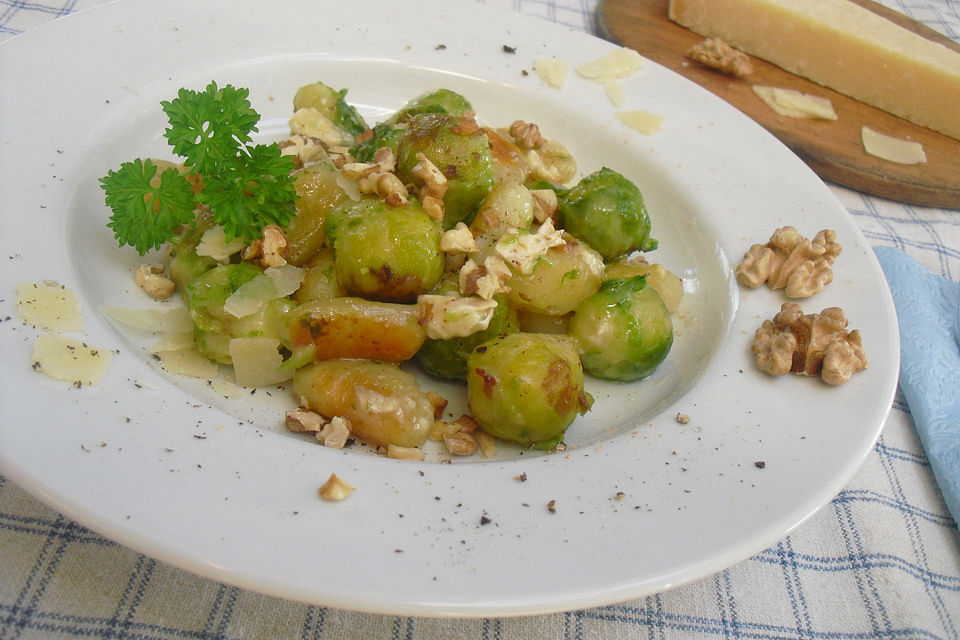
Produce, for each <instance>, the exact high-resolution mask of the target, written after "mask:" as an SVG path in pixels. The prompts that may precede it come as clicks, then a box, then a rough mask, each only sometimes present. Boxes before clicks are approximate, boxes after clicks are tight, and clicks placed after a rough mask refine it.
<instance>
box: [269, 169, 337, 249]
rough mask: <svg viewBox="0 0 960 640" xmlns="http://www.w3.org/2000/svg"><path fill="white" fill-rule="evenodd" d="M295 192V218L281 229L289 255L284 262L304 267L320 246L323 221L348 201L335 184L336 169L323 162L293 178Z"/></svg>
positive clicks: (297, 173)
mask: <svg viewBox="0 0 960 640" xmlns="http://www.w3.org/2000/svg"><path fill="white" fill-rule="evenodd" d="M293 180H294V182H293V186H294V188H296V190H297V200H296V209H297V215H296V217H295V218H294V219H293V220H291V221H290V224H289V226H287V228H286V229H284V235H286V237H287V246H288V247H289V250H290V255H289V257H288V258H287V262H289V263H290V264H294V265H297V266H298V267H299V266H303V265H305V264H306V263H307V262H309V261H310V259H311V258H312V257H313V255H314V253H316V251H317V250H318V249H319V248H320V246H321V245H322V244H323V227H324V224H323V223H324V219H325V218H326V217H327V214H328V213H329V212H330V210H331V209H333V208H334V207H336V206H337V205H338V204H340V203H342V202H344V201H345V200H347V199H348V197H349V196H347V192H346V191H344V190H343V188H341V187H340V185H339V184H338V183H337V169H336V168H335V167H334V166H333V165H331V164H327V163H326V162H316V163H313V164H309V165H307V166H305V167H303V168H302V169H298V170H297V171H295V172H294V174H293Z"/></svg>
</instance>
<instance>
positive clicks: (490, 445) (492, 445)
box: [473, 431, 497, 458]
mask: <svg viewBox="0 0 960 640" xmlns="http://www.w3.org/2000/svg"><path fill="white" fill-rule="evenodd" d="M473 437H474V439H475V440H476V441H477V444H479V445H480V451H482V452H483V457H484V458H492V457H493V456H494V454H495V453H496V452H497V441H496V440H494V438H493V436H491V435H489V434H487V433H484V432H483V431H477V432H476V433H474V434H473Z"/></svg>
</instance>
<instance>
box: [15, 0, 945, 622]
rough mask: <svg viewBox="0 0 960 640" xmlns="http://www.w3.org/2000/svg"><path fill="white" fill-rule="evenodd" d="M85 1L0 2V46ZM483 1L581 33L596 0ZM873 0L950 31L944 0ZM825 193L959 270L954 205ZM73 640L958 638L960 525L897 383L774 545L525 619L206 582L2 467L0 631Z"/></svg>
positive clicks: (871, 226) (912, 250)
mask: <svg viewBox="0 0 960 640" xmlns="http://www.w3.org/2000/svg"><path fill="white" fill-rule="evenodd" d="M96 4H99V0H36V1H28V0H0V40H3V39H6V38H9V37H11V36H15V35H17V34H19V33H21V32H23V31H26V30H28V29H31V28H34V27H37V26H40V25H41V24H43V23H44V22H47V21H49V20H52V19H55V18H57V17H59V16H62V15H66V14H68V13H71V12H73V11H78V10H81V9H85V8H89V7H92V6H94V5H96ZM488 4H492V5H496V6H499V7H501V8H508V9H509V8H512V9H514V10H517V11H521V12H524V13H528V14H533V15H537V16H541V17H543V18H545V19H547V20H551V21H554V22H558V23H562V24H565V25H567V26H570V27H572V28H575V29H578V30H582V31H587V32H595V26H596V24H595V22H596V21H595V12H596V9H597V4H598V0H488ZM885 4H888V5H889V6H892V7H893V8H895V9H897V10H899V11H902V12H904V13H906V14H908V15H911V16H913V17H915V18H917V19H919V20H922V21H924V22H926V23H928V24H929V25H931V26H932V27H934V28H936V29H937V30H939V31H941V32H942V33H945V34H947V35H949V36H951V37H953V38H955V39H960V2H957V0H885ZM4 90H9V87H6V88H4ZM958 108H960V105H958ZM832 188H833V190H834V191H835V193H836V195H837V196H838V197H839V199H840V201H841V202H842V203H843V204H844V206H845V207H846V208H847V209H848V210H849V211H850V213H851V214H852V215H853V216H854V218H855V219H856V221H857V223H858V225H859V226H860V228H861V229H862V230H863V232H864V234H865V235H866V237H867V239H868V240H869V241H870V243H871V244H873V245H875V246H894V247H897V248H900V249H902V250H904V251H905V252H907V253H909V254H910V255H912V256H914V257H915V258H917V259H918V260H920V262H922V263H923V264H924V265H925V266H926V267H927V268H929V269H930V270H931V271H933V272H934V273H938V274H941V275H943V276H945V277H947V278H949V279H952V280H957V279H958V278H960V213H958V212H954V211H944V210H938V209H928V208H922V207H915V206H907V205H901V204H898V203H894V202H889V201H884V200H880V199H877V198H873V197H869V196H866V195H863V194H859V193H856V192H853V191H850V190H847V189H844V188H840V187H832ZM73 637H84V638H117V639H119V638H137V639H139V638H142V639H168V638H169V639H173V638H178V639H181V638H182V639H208V638H209V639H213V638H218V639H219V638H237V639H240V638H303V639H319V638H329V639H335V638H336V639H339V638H364V639H367V638H370V639H373V638H395V639H398V640H399V639H403V640H425V639H428V638H431V639H444V640H447V639H451V640H460V639H464V640H465V639H468V638H469V639H476V640H493V639H501V638H523V639H531V640H532V639H541V638H543V639H553V638H565V639H570V640H573V639H576V640H581V639H583V640H586V639H591V638H597V639H600V638H602V639H605V640H612V639H620V638H624V639H626V638H630V639H634V638H636V639H639V638H644V639H646V638H650V639H655V638H656V639H668V638H710V637H717V638H756V639H798V640H799V639H804V640H814V639H828V638H829V639H834V638H835V639H851V640H853V639H857V640H860V639H863V640H866V639H872V638H890V639H893V638H898V639H899V638H929V639H947V638H960V534H958V531H957V524H956V523H955V522H954V521H953V519H952V518H951V517H950V515H949V513H948V511H947V509H946V506H945V505H944V503H943V501H942V499H941V497H940V493H939V491H938V489H937V486H936V484H935V481H934V479H933V477H932V475H931V472H930V465H929V462H928V461H927V458H926V457H925V455H924V452H923V449H922V446H921V444H920V442H919V440H918V438H917V435H916V431H915V429H914V425H913V422H912V420H911V417H910V412H909V409H908V407H907V406H906V404H905V402H904V400H903V398H902V396H900V395H899V394H898V396H897V398H896V400H895V402H894V407H893V411H892V413H891V415H890V417H889V419H888V420H887V423H886V425H885V427H884V429H883V433H882V435H881V437H880V439H879V441H878V442H877V444H876V446H875V447H874V450H873V452H872V453H871V455H870V456H869V457H868V459H867V460H866V462H865V464H864V465H863V467H862V469H861V470H860V471H859V473H858V474H857V475H856V476H855V477H854V479H853V480H852V481H851V482H850V484H849V485H848V486H847V487H845V488H844V489H843V490H842V491H841V492H840V493H839V495H837V496H836V498H834V499H833V500H832V501H831V502H830V503H829V504H828V505H827V506H826V507H824V508H823V509H822V510H821V511H820V512H819V513H818V514H817V515H816V516H814V517H813V518H812V519H811V520H809V521H808V522H807V523H805V524H804V525H803V526H801V527H800V528H798V529H797V530H796V531H795V532H794V533H792V534H790V535H788V536H786V537H785V538H783V539H782V540H780V541H779V542H778V543H777V544H776V545H774V546H773V547H771V548H769V549H767V550H766V551H763V552H761V553H759V554H757V555H756V556H754V557H752V558H750V559H748V560H745V561H744V562H742V563H740V564H738V565H736V566H734V567H732V568H730V569H727V570H725V571H721V572H720V573H717V574H715V575H713V576H710V577H707V578H704V579H702V580H700V581H698V582H695V583H692V584H689V585H686V586H682V587H678V588H675V589H673V590H671V591H668V592H665V593H660V594H657V595H653V596H649V597H646V598H642V599H639V600H635V601H631V602H626V603H623V604H618V605H612V606H606V607H599V608H596V609H589V610H583V611H573V612H569V613H563V614H556V615H546V616H535V617H527V618H511V619H486V620H434V619H429V618H413V617H398V616H377V615H367V614H359V613H353V612H348V611H341V610H336V609H329V608H324V607H320V606H309V605H305V604H299V603H294V602H288V601H284V600H278V599H275V598H271V597H267V596H263V595H259V594H257V593H253V592H250V591H246V590H243V589H238V588H235V587H230V586H226V585H222V584H217V583H215V582H211V581H207V580H204V579H201V578H198V577H195V576H193V575H191V574H188V573H185V572H183V571H180V570H178V569H175V568H172V567H170V566H168V565H165V564H163V563H160V562H157V561H155V560H152V559H150V558H147V557H145V556H143V555H140V554H139V553H136V552H134V551H132V550H129V549H126V548H124V547H121V546H119V545H117V544H115V543H113V542H110V541H108V540H106V539H104V538H102V537H100V536H99V535H97V534H95V533H92V532H91V531H89V530H87V529H85V528H83V527H81V526H79V525H77V524H75V523H74V522H71V521H70V520H68V519H67V518H65V517H63V516H62V515H59V514H58V513H56V512H54V511H52V510H50V509H48V508H47V507H45V506H43V505H42V504H40V503H39V502H37V501H35V500H34V499H33V498H31V497H29V496H27V495H26V494H24V493H23V492H22V491H21V490H20V489H18V488H17V487H16V486H14V485H13V484H12V483H10V482H9V481H7V480H5V479H4V478H2V477H0V640H19V639H33V638H73Z"/></svg>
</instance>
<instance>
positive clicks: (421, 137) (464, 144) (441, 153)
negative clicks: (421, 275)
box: [396, 113, 496, 229]
mask: <svg viewBox="0 0 960 640" xmlns="http://www.w3.org/2000/svg"><path fill="white" fill-rule="evenodd" d="M418 153H423V154H424V155H425V156H426V157H427V159H428V160H430V162H432V163H433V164H434V165H436V166H437V168H438V169H440V171H442V172H443V173H444V175H445V176H446V177H447V181H448V182H447V192H446V195H444V197H443V203H444V207H445V209H446V212H445V214H444V218H443V228H444V229H452V228H453V227H455V226H456V224H457V223H458V222H461V221H465V222H469V221H470V219H471V218H472V217H473V215H474V214H475V213H476V212H477V207H478V206H479V205H480V202H481V201H482V200H483V198H484V196H486V195H487V192H488V191H490V189H492V188H493V186H494V184H496V178H495V176H494V174H493V165H492V163H491V159H490V147H489V145H488V144H487V137H486V136H485V135H484V134H483V132H482V131H480V130H479V129H476V130H474V131H469V128H467V130H466V131H464V130H462V129H461V119H460V118H459V117H457V116H452V115H447V114H442V113H435V114H425V115H420V116H416V117H414V118H413V119H412V120H411V121H410V126H409V127H408V128H407V130H406V131H405V132H404V134H403V136H402V137H401V138H400V145H399V147H398V149H397V172H396V173H397V176H398V177H399V178H400V179H401V180H403V182H404V183H411V182H415V177H414V175H413V173H412V171H413V168H414V167H415V166H416V165H417V163H418V162H419V161H420V160H419V159H418V158H417V154H418Z"/></svg>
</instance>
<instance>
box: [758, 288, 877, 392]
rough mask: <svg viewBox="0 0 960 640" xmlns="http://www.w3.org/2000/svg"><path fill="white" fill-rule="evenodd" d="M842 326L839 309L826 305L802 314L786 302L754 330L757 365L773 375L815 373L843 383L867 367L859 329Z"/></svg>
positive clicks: (824, 378)
mask: <svg viewBox="0 0 960 640" xmlns="http://www.w3.org/2000/svg"><path fill="white" fill-rule="evenodd" d="M846 327H847V318H846V316H845V315H844V313H843V310H842V309H839V308H837V307H829V308H827V309H824V310H823V311H821V312H820V313H813V314H807V315H804V313H803V310H802V309H801V308H800V305H798V304H797V303H796V302H786V303H784V304H783V306H782V307H780V312H779V313H778V314H777V315H776V316H774V318H773V320H764V321H763V324H762V325H761V326H760V328H759V329H757V331H756V335H755V336H754V340H753V354H754V356H755V358H756V362H757V366H758V367H759V368H760V369H761V370H762V371H765V372H766V373H769V374H770V375H774V376H780V375H784V374H786V373H797V374H800V375H808V376H815V375H819V376H820V377H821V378H822V379H823V381H824V382H826V383H827V384H830V385H839V384H843V383H844V382H846V381H847V380H849V379H850V376H851V375H853V374H854V373H856V372H857V371H861V370H863V369H866V368H867V358H866V355H865V353H864V350H863V343H862V342H861V340H860V332H859V331H857V330H853V331H847V330H846Z"/></svg>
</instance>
